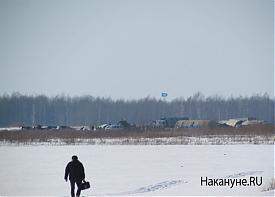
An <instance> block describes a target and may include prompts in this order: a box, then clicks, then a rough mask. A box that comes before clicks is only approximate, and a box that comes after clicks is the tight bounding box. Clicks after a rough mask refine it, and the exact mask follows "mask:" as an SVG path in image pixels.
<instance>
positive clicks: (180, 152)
mask: <svg viewBox="0 0 275 197" xmlns="http://www.w3.org/2000/svg"><path fill="white" fill-rule="evenodd" d="M74 154H76V155H78V157H79V160H80V161H82V163H83V164H84V166H85V170H86V180H88V181H90V183H91V189H89V190H85V191H83V192H82V194H83V195H84V196H95V195H97V196H108V195H124V196H125V195H126V196H128V195H142V196H144V195H154V196H161V195H170V196H171V195H184V196H194V195H247V196H251V195H253V196H255V195H262V196H266V195H270V196H273V195H274V192H273V191H268V192H262V189H263V187H264V185H266V184H268V182H269V181H270V180H271V179H272V178H273V177H274V146H273V145H199V146H198V145H147V146H144V145H112V146H111V145H77V146H1V147H0V157H1V162H0V177H1V178H0V196H3V195H4V196H5V195H12V196H30V195H32V196H45V195H54V196H69V195H70V191H69V189H70V188H69V183H68V182H65V181H64V179H63V177H64V168H65V165H66V164H67V162H69V161H70V159H71V156H72V155H74ZM206 176H207V177H208V178H232V179H233V178H249V177H250V176H257V177H261V176H262V177H263V182H264V183H263V185H262V186H248V187H245V186H236V187H233V188H229V187H224V186H221V187H217V186H216V187H210V186H201V184H200V179H201V177H206ZM81 196H82V195H81Z"/></svg>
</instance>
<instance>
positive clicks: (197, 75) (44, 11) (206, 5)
mask: <svg viewBox="0 0 275 197" xmlns="http://www.w3.org/2000/svg"><path fill="white" fill-rule="evenodd" d="M273 19H274V15H273V0H166V1H162V0H158V1H154V0H135V1H133V0H132V1H131V0H125V1H123V0H116V1H112V0H109V1H104V0H87V1H84V0H80V1H75V0H54V1H53V0H47V1H44V0H43V1H42V0H0V28H1V29H0V30H1V31H0V68H1V72H0V94H3V93H12V92H15V91H19V92H21V93H23V94H40V93H42V94H46V95H49V96H53V95H56V94H68V95H71V96H74V95H82V94H90V95H93V96H110V97H112V98H126V99H131V98H143V97H146V96H148V95H150V96H152V97H157V98H159V97H160V94H161V92H163V91H165V92H168V97H169V99H173V98H176V97H187V96H191V95H192V94H194V93H195V92H197V91H201V92H202V93H203V94H205V95H207V96H208V95H214V94H220V95H222V96H230V95H234V96H239V95H251V94H254V93H264V92H267V93H269V94H270V95H273V90H274V88H273V87H274V83H273V81H274V80H273V76H274V69H273V56H274V55H273V54H274V52H273V43H274V41H273V23H274V21H273Z"/></svg>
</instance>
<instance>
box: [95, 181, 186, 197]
mask: <svg viewBox="0 0 275 197" xmlns="http://www.w3.org/2000/svg"><path fill="white" fill-rule="evenodd" d="M183 183H188V181H183V180H170V181H163V182H160V183H156V184H153V185H148V186H145V187H140V188H138V189H136V190H132V191H127V192H119V193H107V194H94V195H95V196H123V195H135V194H143V193H148V192H154V191H158V190H163V189H168V188H169V187H172V186H176V185H179V184H183Z"/></svg>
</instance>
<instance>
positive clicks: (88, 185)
mask: <svg viewBox="0 0 275 197" xmlns="http://www.w3.org/2000/svg"><path fill="white" fill-rule="evenodd" d="M89 188H90V183H89V181H84V180H83V183H81V187H80V189H81V190H84V189H89Z"/></svg>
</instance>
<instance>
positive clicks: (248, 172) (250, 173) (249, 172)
mask: <svg viewBox="0 0 275 197" xmlns="http://www.w3.org/2000/svg"><path fill="white" fill-rule="evenodd" d="M262 173H263V171H247V172H240V173H236V174H232V175H228V176H225V177H224V178H226V179H229V178H239V177H244V176H252V175H256V174H262Z"/></svg>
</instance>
